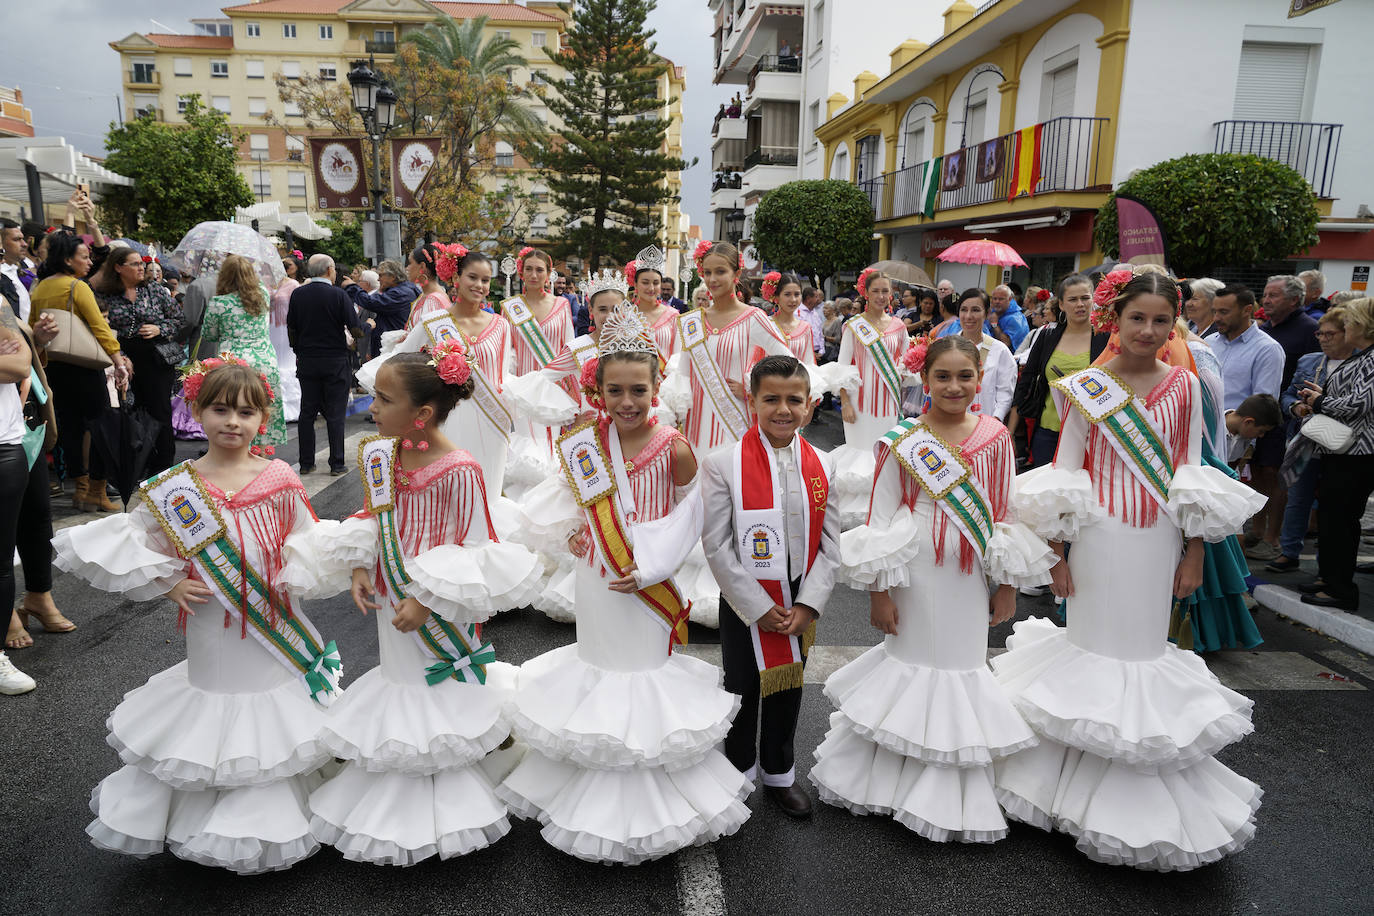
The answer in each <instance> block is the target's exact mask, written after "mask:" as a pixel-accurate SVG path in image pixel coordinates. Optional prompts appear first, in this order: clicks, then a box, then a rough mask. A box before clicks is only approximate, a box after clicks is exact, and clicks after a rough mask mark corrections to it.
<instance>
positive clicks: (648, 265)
mask: <svg viewBox="0 0 1374 916" xmlns="http://www.w3.org/2000/svg"><path fill="white" fill-rule="evenodd" d="M667 263H668V256H667V255H666V254H664V253H663V251H662V249H660V248H659V247H658V246H657V245H650V246H649V247H648V248H645V249H643V250H641V251H640V252H639V254H637V255H635V269H636V270H654V271H657V272H658V273H659V274H660V275H661V274H662V273H663V267H664V265H666V264H667Z"/></svg>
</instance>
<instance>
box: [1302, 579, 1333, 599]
mask: <svg viewBox="0 0 1374 916" xmlns="http://www.w3.org/2000/svg"><path fill="white" fill-rule="evenodd" d="M1325 589H1326V583H1325V582H1323V581H1322V580H1320V579H1316V580H1314V581H1312V582H1309V583H1307V584H1306V585H1299V586H1298V591H1299V592H1301V593H1302V594H1304V595H1315V594H1316V593H1317V592H1320V591H1323V590H1325Z"/></svg>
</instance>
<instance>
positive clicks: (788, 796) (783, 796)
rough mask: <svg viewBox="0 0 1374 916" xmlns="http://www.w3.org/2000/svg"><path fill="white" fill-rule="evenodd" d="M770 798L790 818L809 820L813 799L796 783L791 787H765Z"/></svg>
mask: <svg viewBox="0 0 1374 916" xmlns="http://www.w3.org/2000/svg"><path fill="white" fill-rule="evenodd" d="M763 789H764V791H765V792H767V793H768V797H769V798H771V799H773V801H774V802H776V803H777V805H778V807H779V808H781V809H782V812H783V814H786V815H787V816H788V817H795V818H808V817H810V816H811V797H810V796H809V795H807V794H806V793H805V792H803V791H802V790H801V787H800V786H798V785H797V784H796V783H795V782H794V783H792V785H790V786H764V787H763Z"/></svg>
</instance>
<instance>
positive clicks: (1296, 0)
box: [1288, 0, 1336, 19]
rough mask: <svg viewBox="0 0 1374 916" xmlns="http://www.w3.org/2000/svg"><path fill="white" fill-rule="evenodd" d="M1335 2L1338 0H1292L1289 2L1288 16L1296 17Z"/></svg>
mask: <svg viewBox="0 0 1374 916" xmlns="http://www.w3.org/2000/svg"><path fill="white" fill-rule="evenodd" d="M1335 2H1336V0H1291V2H1290V3H1289V4H1288V18H1289V19H1295V18H1297V17H1298V16H1305V15H1307V14H1308V13H1310V12H1312V11H1313V10H1319V9H1321V8H1322V7H1324V6H1330V5H1331V4H1333V3H1335Z"/></svg>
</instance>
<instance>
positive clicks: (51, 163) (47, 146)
mask: <svg viewBox="0 0 1374 916" xmlns="http://www.w3.org/2000/svg"><path fill="white" fill-rule="evenodd" d="M25 163H28V164H29V165H32V166H33V167H34V168H35V169H37V171H38V178H39V183H40V186H41V187H42V190H43V202H44V203H45V204H63V203H66V201H67V198H69V197H71V196H72V191H74V190H76V186H77V185H78V184H84V185H87V186H88V187H89V188H90V190H91V196H92V197H99V196H100V194H101V193H102V192H103V191H106V190H108V189H110V188H113V187H117V186H118V187H131V186H132V185H133V183H134V182H133V179H132V178H126V177H124V176H123V175H118V174H116V173H114V172H111V171H110V170H109V169H107V168H105V167H104V166H103V165H101V164H100V163H98V162H96V161H95V160H93V159H91V158H90V157H89V156H86V155H85V154H84V153H80V152H78V151H77V149H76V147H74V146H72V145H71V144H69V143H68V142H67V141H66V140H65V139H63V138H62V137H4V138H0V197H6V198H9V199H10V200H19V201H24V202H27V201H28V199H29V185H28V178H27V175H26V172H25V168H24V166H25Z"/></svg>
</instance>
